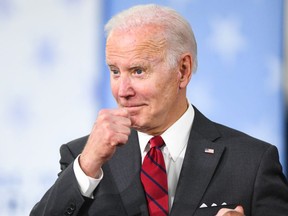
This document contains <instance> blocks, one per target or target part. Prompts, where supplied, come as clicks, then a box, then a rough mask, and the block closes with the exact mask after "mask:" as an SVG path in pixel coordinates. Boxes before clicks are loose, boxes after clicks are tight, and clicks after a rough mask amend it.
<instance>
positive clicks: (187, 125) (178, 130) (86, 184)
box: [73, 103, 195, 209]
mask: <svg viewBox="0 0 288 216" xmlns="http://www.w3.org/2000/svg"><path fill="white" fill-rule="evenodd" d="M194 115H195V114H194V109H193V107H192V105H191V104H190V103H189V107H188V109H187V110H186V112H185V113H184V114H183V115H182V116H181V117H180V118H179V119H178V120H177V121H176V122H175V123H174V124H173V125H172V126H171V127H170V128H168V129H167V130H166V131H165V132H164V133H163V134H162V135H161V137H162V139H163V140H164V142H165V144H166V145H165V146H163V147H162V153H163V157H164V160H165V165H166V170H167V177H168V195H169V209H171V206H172V204H173V201H174V197H175V192H176V187H177V183H178V179H179V175H180V171H181V168H182V164H183V160H184V156H185V152H186V147H187V143H188V139H189V135H190V130H191V127H192V123H193V120H194ZM138 137H139V145H140V149H141V157H142V162H143V159H144V157H145V155H146V153H147V152H148V151H149V145H147V144H148V142H149V140H150V139H151V138H152V136H151V135H147V134H144V133H141V132H138ZM78 158H79V156H78V157H77V158H76V159H75V161H74V164H73V169H74V173H75V176H76V179H77V181H78V184H79V188H80V191H81V193H82V195H83V196H86V197H90V198H93V196H92V193H93V191H94V190H95V188H96V187H97V186H98V184H99V183H100V181H101V180H102V178H103V175H104V173H103V171H102V170H101V173H100V175H99V178H98V179H94V178H91V177H89V176H86V174H85V173H84V172H83V171H82V169H81V168H80V165H79V161H78Z"/></svg>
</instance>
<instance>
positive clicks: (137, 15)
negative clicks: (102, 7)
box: [105, 4, 197, 72]
mask: <svg viewBox="0 0 288 216" xmlns="http://www.w3.org/2000/svg"><path fill="white" fill-rule="evenodd" d="M150 24H153V25H158V26H161V27H163V30H164V38H165V39H166V43H167V44H168V47H167V56H166V58H167V61H168V64H169V66H170V67H175V66H176V65H177V63H178V61H179V58H180V56H181V55H182V54H183V53H186V52H190V53H191V54H192V57H193V68H192V71H193V72H195V71H196V69H197V44H196V40H195V37H194V33H193V31H192V28H191V26H190V24H189V23H188V22H187V21H186V20H185V19H184V18H183V17H182V16H181V15H180V14H179V13H177V12H176V11H175V10H173V9H171V8H168V7H164V6H160V5H155V4H147V5H138V6H134V7H131V8H129V9H127V10H124V11H122V12H120V13H119V14H116V15H115V16H113V17H112V18H111V19H110V20H109V21H108V22H107V24H106V25H105V32H106V34H107V37H109V35H110V33H111V32H112V31H114V30H126V29H131V28H133V27H138V28H139V27H142V26H145V25H150Z"/></svg>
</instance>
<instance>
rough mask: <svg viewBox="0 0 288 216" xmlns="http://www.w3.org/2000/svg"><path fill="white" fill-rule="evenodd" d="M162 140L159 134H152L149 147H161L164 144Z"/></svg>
mask: <svg viewBox="0 0 288 216" xmlns="http://www.w3.org/2000/svg"><path fill="white" fill-rule="evenodd" d="M164 144H165V143H164V140H163V139H162V137H161V136H154V137H152V138H151V139H150V148H153V147H158V148H161V147H162V146H163V145H164Z"/></svg>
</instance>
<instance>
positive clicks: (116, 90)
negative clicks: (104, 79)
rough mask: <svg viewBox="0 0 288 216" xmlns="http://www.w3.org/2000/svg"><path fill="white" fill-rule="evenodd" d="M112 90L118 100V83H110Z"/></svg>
mask: <svg viewBox="0 0 288 216" xmlns="http://www.w3.org/2000/svg"><path fill="white" fill-rule="evenodd" d="M110 88H111V92H112V95H113V97H114V98H115V99H117V92H118V86H117V85H116V82H113V81H110Z"/></svg>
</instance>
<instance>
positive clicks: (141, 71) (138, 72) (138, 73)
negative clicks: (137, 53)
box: [134, 68, 143, 75]
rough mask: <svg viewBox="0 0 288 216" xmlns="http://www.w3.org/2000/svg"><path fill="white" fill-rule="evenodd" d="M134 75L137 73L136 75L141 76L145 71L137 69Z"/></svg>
mask: <svg viewBox="0 0 288 216" xmlns="http://www.w3.org/2000/svg"><path fill="white" fill-rule="evenodd" d="M134 73H135V74H136V75H141V74H142V73H143V70H142V69H140V68H137V69H135V71H134Z"/></svg>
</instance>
